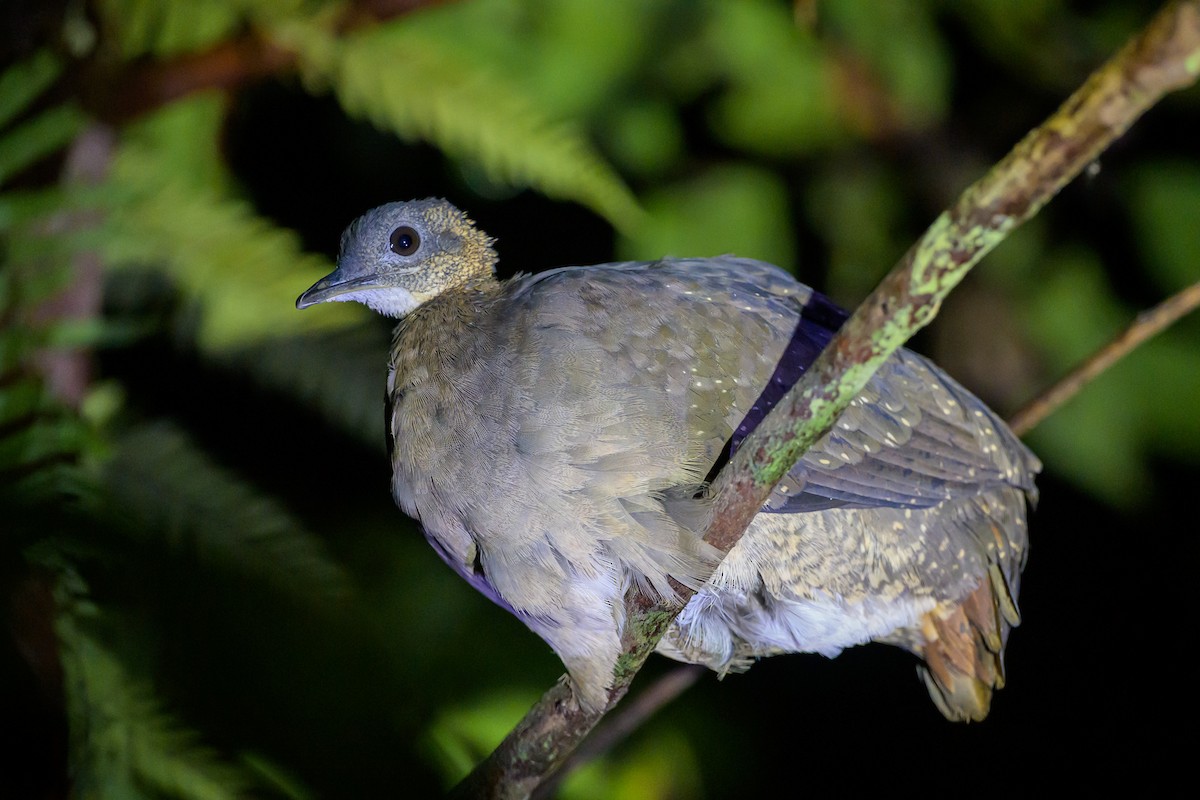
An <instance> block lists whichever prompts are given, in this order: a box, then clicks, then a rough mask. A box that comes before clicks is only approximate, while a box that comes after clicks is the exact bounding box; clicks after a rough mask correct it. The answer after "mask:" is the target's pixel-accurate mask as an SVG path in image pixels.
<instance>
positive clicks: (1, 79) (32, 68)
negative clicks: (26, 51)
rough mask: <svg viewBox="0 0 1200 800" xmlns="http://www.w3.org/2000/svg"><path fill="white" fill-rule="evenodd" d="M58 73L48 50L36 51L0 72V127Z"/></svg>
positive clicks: (44, 88)
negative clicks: (26, 58) (29, 56)
mask: <svg viewBox="0 0 1200 800" xmlns="http://www.w3.org/2000/svg"><path fill="white" fill-rule="evenodd" d="M61 72H62V64H60V63H59V61H58V59H57V58H56V57H55V56H54V55H53V54H52V53H51V52H50V51H48V50H40V51H38V53H37V54H36V55H34V56H33V57H32V58H30V59H28V60H27V61H23V62H21V63H19V64H15V65H13V66H11V67H9V68H8V69H6V70H4V72H3V73H0V127H3V126H4V125H7V124H8V122H9V121H10V120H11V119H12V118H13V117H15V116H16V115H17V114H20V113H21V111H23V110H24V109H25V108H27V107H28V106H29V104H30V103H32V102H33V101H34V100H35V99H36V98H37V97H38V95H40V94H41V93H42V92H44V91H45V90H46V89H48V88H50V85H51V84H53V83H54V81H55V79H56V78H58V76H59V74H61Z"/></svg>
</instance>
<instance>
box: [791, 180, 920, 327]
mask: <svg viewBox="0 0 1200 800" xmlns="http://www.w3.org/2000/svg"><path fill="white" fill-rule="evenodd" d="M804 197H805V211H806V212H807V216H808V218H809V220H810V221H811V223H812V226H813V228H815V229H816V230H817V231H819V232H820V233H822V234H823V235H824V238H825V241H826V243H827V244H828V247H829V272H828V275H827V278H826V282H825V287H824V289H825V293H826V294H828V295H829V296H830V297H832V298H833V299H834V300H836V301H837V302H839V303H842V304H843V305H845V306H847V307H850V308H852V307H854V306H855V305H856V304H857V303H859V302H860V301H861V300H862V298H864V297H866V296H867V294H868V293H870V291H871V290H872V289H874V288H875V285H876V284H877V283H878V282H879V279H880V278H882V277H883V276H884V274H886V273H887V271H888V270H889V269H891V268H892V265H893V264H895V263H896V262H897V261H898V260H899V259H900V256H901V255H903V253H904V250H905V248H906V247H907V246H908V243H907V242H905V241H904V240H903V239H902V238H901V236H900V222H899V221H900V216H901V213H902V211H903V209H904V204H905V197H904V192H903V190H902V187H900V186H898V185H896V183H895V178H894V175H893V174H892V173H891V172H889V171H887V170H885V169H883V168H881V167H880V166H879V165H878V164H874V163H872V162H871V161H870V160H869V159H867V158H865V157H864V158H862V159H857V160H855V161H853V162H846V161H835V162H833V163H831V164H829V165H827V166H826V167H825V168H824V169H823V170H821V172H820V173H819V174H818V175H817V177H816V178H815V179H814V180H813V181H812V182H811V183H810V184H809V185H808V186H807V187H805V195H804Z"/></svg>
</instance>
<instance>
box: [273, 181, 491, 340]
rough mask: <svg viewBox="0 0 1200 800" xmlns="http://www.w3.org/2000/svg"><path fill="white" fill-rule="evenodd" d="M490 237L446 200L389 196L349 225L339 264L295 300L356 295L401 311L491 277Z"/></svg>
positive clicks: (302, 304)
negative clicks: (397, 200)
mask: <svg viewBox="0 0 1200 800" xmlns="http://www.w3.org/2000/svg"><path fill="white" fill-rule="evenodd" d="M492 243H493V240H492V238H491V237H489V236H488V235H487V234H486V233H484V232H483V231H481V230H479V229H478V228H476V227H475V224H474V223H473V222H472V221H471V220H470V219H469V218H468V217H467V215H466V214H464V213H463V212H461V211H459V210H458V209H457V208H455V207H454V206H452V205H450V203H448V202H446V201H445V200H440V199H436V198H429V199H426V200H413V201H410V202H406V203H388V204H387V205H383V206H379V207H378V208H374V209H372V210H370V211H368V212H367V213H366V214H363V215H362V216H361V217H359V218H358V219H356V220H354V222H352V223H351V224H350V226H349V227H348V228H346V232H345V233H343V234H342V245H341V250H340V252H339V253H338V264H337V269H335V270H334V271H333V272H331V273H330V274H329V275H327V276H325V277H324V278H322V279H321V280H319V281H317V282H316V283H315V284H313V286H312V287H311V288H309V289H308V291H306V292H304V294H302V295H300V297H299V298H298V299H297V300H296V307H297V308H307V307H308V306H311V305H315V304H316V303H323V302H346V301H354V302H357V303H362V304H364V305H366V306H369V307H370V308H372V309H374V310H375V311H378V312H379V313H381V314H385V315H387V316H389V317H403V316H404V315H405V314H408V313H409V312H411V311H412V310H413V309H415V308H417V307H418V306H420V305H421V304H423V303H426V302H428V301H429V300H432V299H433V298H434V297H437V296H438V295H439V294H442V293H443V292H445V291H447V290H449V289H454V288H459V287H469V286H475V285H479V284H484V283H488V282H490V281H493V280H494V278H493V277H492V276H493V273H494V272H495V268H496V252H495V251H494V250H493V249H492Z"/></svg>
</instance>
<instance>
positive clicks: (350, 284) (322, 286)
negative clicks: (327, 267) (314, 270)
mask: <svg viewBox="0 0 1200 800" xmlns="http://www.w3.org/2000/svg"><path fill="white" fill-rule="evenodd" d="M378 288H381V287H380V286H379V284H378V283H377V282H376V280H375V276H374V275H366V276H363V277H361V278H349V279H347V278H346V277H344V275H343V274H342V268H341V267H340V266H339V267H338V268H337V269H335V270H334V271H333V272H331V273H329V274H328V275H326V276H325V277H324V278H321V280H319V281H317V282H316V283H314V284H313V285H312V286H310V287H308V288H307V289H305V290H304V293H303V294H302V295H300V296H299V297H297V298H296V308H308V307H309V306H315V305H316V304H317V303H325V302H328V301H330V300H333V299H334V298H336V297H338V296H339V295H343V294H348V293H350V292H358V291H361V290H363V289H378Z"/></svg>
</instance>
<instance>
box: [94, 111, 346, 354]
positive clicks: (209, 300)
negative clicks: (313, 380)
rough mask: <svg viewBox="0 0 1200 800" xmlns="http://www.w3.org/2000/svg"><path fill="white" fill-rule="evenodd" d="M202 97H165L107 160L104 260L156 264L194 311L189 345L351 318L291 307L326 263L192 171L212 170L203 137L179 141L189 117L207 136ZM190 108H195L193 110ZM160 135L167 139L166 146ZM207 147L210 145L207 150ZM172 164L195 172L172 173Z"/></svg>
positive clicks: (237, 340) (218, 345)
mask: <svg viewBox="0 0 1200 800" xmlns="http://www.w3.org/2000/svg"><path fill="white" fill-rule="evenodd" d="M211 101H212V98H194V99H189V100H187V101H183V102H180V103H175V104H173V105H172V106H171V107H169V108H168V109H164V110H163V111H162V112H159V114H156V115H154V117H153V118H150V119H148V120H146V121H145V122H144V124H143V125H141V126H139V127H138V128H137V129H135V130H133V131H131V133H130V136H129V137H127V141H126V142H125V143H124V144H123V145H122V147H121V149H120V150H119V151H118V153H117V155H116V157H115V158H114V162H113V167H112V171H111V175H110V179H109V183H108V187H107V192H108V199H109V214H108V216H107V217H106V219H105V222H104V226H103V234H104V235H103V237H102V238H101V240H100V241H98V243H97V245H98V247H99V248H100V249H101V251H102V252H103V255H104V261H105V263H106V264H108V265H110V266H111V267H114V268H120V267H122V266H127V265H153V266H156V267H159V268H160V269H162V270H163V271H164V272H166V273H167V274H168V275H170V276H171V278H172V279H173V280H174V281H175V283H176V285H177V286H178V287H179V288H180V289H181V290H182V291H183V292H184V293H185V294H186V295H187V296H188V297H189V298H192V299H194V300H195V301H197V302H198V303H199V304H200V305H201V307H202V308H203V310H204V314H203V317H202V320H201V323H200V330H199V332H198V337H199V345H200V347H201V348H202V349H205V350H208V351H217V350H221V349H224V348H227V347H230V346H232V345H242V344H246V343H248V342H252V341H256V340H260V339H264V338H269V337H275V336H285V335H288V334H293V333H297V334H298V333H302V332H307V331H312V330H314V329H320V328H337V327H345V326H347V325H349V324H352V323H355V322H361V320H362V316H361V314H356V313H354V310H353V309H350V308H345V307H339V306H334V307H331V308H329V309H327V310H328V311H329V312H330V313H328V314H320V315H316V316H306V315H301V314H298V313H296V308H295V305H294V302H293V301H294V298H295V297H296V296H297V295H298V294H299V293H300V292H301V291H303V290H304V289H305V288H306V287H307V286H309V285H310V284H311V283H312V282H314V281H315V280H317V278H319V277H321V276H322V275H325V274H327V273H328V272H329V271H330V270H331V269H332V265H331V264H329V263H328V261H327V260H326V259H324V258H322V257H320V256H317V255H314V254H311V253H306V252H304V250H303V249H302V248H301V246H300V240H299V237H298V236H297V235H296V234H295V233H294V232H292V231H290V230H287V229H284V228H280V227H278V226H276V225H274V224H272V223H271V222H269V221H268V220H266V219H264V218H262V217H260V216H258V215H257V214H255V213H254V210H253V208H252V207H251V205H250V204H249V203H247V202H246V201H244V200H240V199H237V198H234V197H231V196H229V195H228V194H227V193H226V192H225V190H224V189H223V188H222V187H223V186H224V185H226V184H228V183H230V181H228V180H226V179H214V178H212V177H200V174H199V173H200V172H201V170H199V169H198V168H199V167H200V166H202V165H205V164H207V165H209V174H210V175H211V172H212V171H219V172H221V173H222V174H224V173H223V168H221V167H220V165H219V163H218V162H217V161H216V159H215V157H213V154H211V153H210V154H209V155H206V154H205V153H208V152H209V150H210V149H211V147H212V145H211V142H209V141H207V140H206V139H205V138H204V136H203V135H194V136H193V137H192V138H191V139H189V140H187V141H181V140H180V137H181V136H182V134H181V131H182V130H183V129H184V127H181V126H180V125H178V124H175V123H176V122H179V121H181V120H182V121H191V122H192V123H194V125H193V127H194V128H198V129H200V131H201V134H204V133H206V132H207V128H208V125H209V123H210V122H211V121H212V119H211V118H212V116H213V115H214V114H216V113H217V110H219V109H218V107H217V106H214V105H213V104H212V102H211ZM197 110H199V112H201V113H199V114H197V113H196V112H197ZM165 141H170V142H171V143H172V144H171V145H170V146H167V145H166V144H165ZM214 152H215V151H214ZM179 164H190V165H192V166H194V167H197V169H195V170H192V169H184V170H183V171H182V174H180V172H179V171H178V170H177V166H178V165H179Z"/></svg>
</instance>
